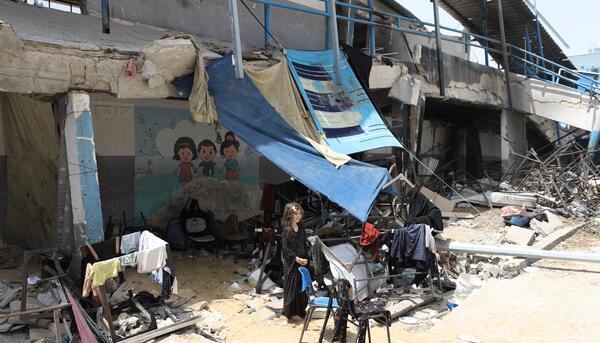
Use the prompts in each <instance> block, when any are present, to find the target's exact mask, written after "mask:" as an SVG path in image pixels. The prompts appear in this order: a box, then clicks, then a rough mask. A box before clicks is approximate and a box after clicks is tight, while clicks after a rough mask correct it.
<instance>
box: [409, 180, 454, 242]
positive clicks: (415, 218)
mask: <svg viewBox="0 0 600 343" xmlns="http://www.w3.org/2000/svg"><path fill="white" fill-rule="evenodd" d="M408 198H409V199H410V202H409V208H408V218H407V219H406V223H405V224H404V225H406V226H408V225H410V224H427V225H429V226H430V227H431V228H432V229H433V230H434V232H436V231H444V223H443V222H442V212H441V211H440V209H439V208H437V206H435V205H434V204H433V203H432V202H431V201H429V199H427V197H426V196H424V195H423V194H421V187H414V188H413V189H411V190H410V192H409V193H408ZM432 235H434V236H435V233H432Z"/></svg>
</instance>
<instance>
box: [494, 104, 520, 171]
mask: <svg viewBox="0 0 600 343" xmlns="http://www.w3.org/2000/svg"><path fill="white" fill-rule="evenodd" d="M525 119H526V118H525V115H524V114H522V113H518V112H515V111H511V110H507V109H504V110H502V113H501V114H500V134H501V135H502V138H501V143H500V144H501V150H500V151H501V156H502V171H503V172H506V171H507V170H508V168H510V165H511V164H512V163H513V162H514V161H515V160H519V158H518V157H517V156H515V155H514V154H511V149H512V151H514V152H516V153H518V154H521V155H524V154H525V152H526V151H527V136H526V133H525V131H526V128H525V126H526V121H525Z"/></svg>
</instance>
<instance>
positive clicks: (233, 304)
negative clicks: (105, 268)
mask: <svg viewBox="0 0 600 343" xmlns="http://www.w3.org/2000/svg"><path fill="white" fill-rule="evenodd" d="M489 214H491V215H488V216H482V217H478V218H476V219H474V220H472V221H469V224H467V225H449V226H447V227H446V230H445V232H444V235H445V236H446V237H447V238H452V239H456V240H460V241H466V242H479V243H481V244H485V243H488V242H492V241H493V240H494V239H496V234H497V232H498V230H499V229H500V228H501V226H500V224H501V221H498V220H497V218H496V214H495V213H489ZM463 224H464V223H463ZM555 249H556V250H571V251H572V250H578V251H587V252H592V253H599V254H600V227H596V228H587V229H585V230H581V231H579V232H578V233H577V234H575V235H574V236H573V237H571V238H569V239H568V240H567V241H565V242H564V243H561V244H560V245H559V246H558V247H556V248H555ZM171 258H172V259H173V261H174V264H175V270H176V273H177V277H178V280H179V284H180V295H179V296H173V300H174V301H177V300H179V301H183V302H184V303H185V304H184V305H183V306H185V307H188V308H190V309H193V310H195V312H196V313H198V314H201V315H203V316H205V317H206V319H207V320H206V321H205V322H204V323H201V324H199V326H200V327H202V328H205V329H206V328H212V329H213V330H216V331H217V332H218V333H217V335H218V337H220V338H221V339H223V340H225V341H226V342H239V343H245V342H248V343H265V342H266V343H276V342H294V341H297V340H298V339H299V337H300V332H301V329H302V323H297V324H288V323H287V320H286V319H285V318H283V317H282V316H277V315H275V314H274V313H273V312H272V311H270V310H258V311H249V308H248V305H247V303H248V301H249V299H252V298H251V297H249V296H247V294H248V293H249V292H250V286H249V285H247V284H245V283H244V278H245V276H244V275H243V274H244V273H246V272H247V271H248V268H247V265H246V261H244V260H240V261H239V262H237V263H235V262H234V260H233V258H231V257H228V258H222V257H218V258H217V257H214V256H210V257H197V258H191V257H190V256H188V255H187V254H186V255H184V254H182V253H180V252H175V253H173V254H172V255H171ZM535 266H537V267H539V269H537V270H536V268H533V271H531V272H527V273H523V274H521V275H520V276H518V277H516V278H514V279H506V280H495V279H492V280H490V281H488V282H487V283H486V284H485V285H484V286H483V287H482V288H481V289H480V290H478V291H476V292H474V293H473V294H472V295H471V296H470V297H469V298H468V299H467V300H466V302H465V303H463V304H462V305H460V306H459V307H458V308H457V309H456V310H454V311H452V312H447V311H445V306H446V304H445V303H443V302H442V303H438V304H432V305H430V306H428V307H427V308H424V309H419V310H418V311H415V312H413V313H410V314H409V315H410V316H413V317H419V320H420V321H419V323H418V324H416V325H409V324H403V323H401V322H399V321H396V322H394V323H393V325H392V327H391V336H392V342H419V343H423V342H432V343H433V342H436V343H439V342H461V340H459V339H458V337H459V336H461V335H469V336H472V337H474V338H477V339H478V340H479V342H482V343H484V342H485V343H487V342H499V343H500V342H527V343H530V342H540V343H541V342H600V325H599V324H600V287H599V286H600V264H591V263H577V262H564V261H548V260H546V261H538V262H537V263H536V264H535ZM32 270H35V269H32ZM20 277H21V271H20V270H18V269H12V268H11V269H3V270H0V280H6V281H18V280H19V279H20ZM127 279H128V280H129V282H130V286H131V288H132V289H133V290H134V292H137V291H141V290H151V291H153V292H154V293H155V294H158V293H159V292H160V287H159V285H156V284H152V283H151V281H150V280H149V278H147V277H146V276H144V275H139V274H137V273H135V272H128V273H127ZM232 282H238V283H239V284H240V285H241V286H242V288H243V291H242V292H241V293H237V294H236V293H235V292H233V291H231V290H229V286H230V285H231V283H232ZM428 310H431V311H433V312H432V313H434V314H435V313H437V316H438V317H439V319H435V320H431V319H423V318H422V316H423V315H424V314H425V316H427V313H428V312H427V311H428ZM321 326H322V320H321V319H314V320H313V321H311V323H310V326H309V328H308V331H307V332H306V333H305V336H304V340H303V341H304V342H316V341H317V339H318V336H319V330H320V329H321ZM332 326H333V323H332V321H331V320H330V324H329V328H328V329H327V331H326V340H327V341H330V340H331V336H332ZM349 327H350V329H349V335H348V341H353V339H354V334H353V333H354V332H355V328H354V327H352V326H351V325H350V326H349ZM371 333H372V338H373V342H385V341H387V340H386V335H385V329H384V328H383V327H382V326H380V325H378V324H374V325H373V327H372V329H371ZM197 341H199V340H198V336H195V335H193V334H189V333H185V332H180V333H178V334H174V335H171V336H169V337H165V338H163V339H161V340H160V342H174V343H175V342H197Z"/></svg>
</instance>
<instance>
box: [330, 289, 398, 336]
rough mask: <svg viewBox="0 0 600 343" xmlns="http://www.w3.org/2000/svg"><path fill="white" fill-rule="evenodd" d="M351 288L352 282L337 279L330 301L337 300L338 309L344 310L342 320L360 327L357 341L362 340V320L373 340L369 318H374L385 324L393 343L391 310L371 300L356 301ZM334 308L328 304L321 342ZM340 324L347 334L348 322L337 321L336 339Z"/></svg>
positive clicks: (331, 302)
mask: <svg viewBox="0 0 600 343" xmlns="http://www.w3.org/2000/svg"><path fill="white" fill-rule="evenodd" d="M351 289H352V286H351V285H350V282H349V281H348V280H346V279H339V280H337V281H336V287H335V289H334V291H333V294H332V295H331V296H330V299H328V301H329V304H333V300H337V305H338V306H337V308H338V311H342V317H343V319H342V320H345V321H346V322H350V323H352V324H353V325H355V326H356V327H358V328H359V332H358V333H357V336H356V342H359V340H360V326H361V322H362V325H364V326H365V329H366V333H367V335H368V337H369V343H371V342H372V340H371V328H370V327H369V320H370V319H373V320H375V321H377V322H380V323H383V324H385V326H386V330H387V340H388V343H391V336H390V326H391V323H392V320H391V314H390V312H389V311H387V310H384V309H383V308H380V307H379V306H377V305H374V304H373V303H372V302H371V301H370V300H365V301H362V302H358V303H355V302H354V301H353V300H352V299H351V294H352V291H351ZM366 305H369V306H366ZM332 308H333V306H328V308H327V315H325V321H324V323H323V327H322V328H321V334H320V337H319V342H322V341H323V338H324V334H325V327H326V326H327V319H328V315H329V313H330V312H331V309H332ZM344 312H345V316H344ZM348 317H349V318H348ZM339 325H344V327H343V330H344V335H345V330H346V327H345V325H346V323H342V321H340V322H336V323H335V329H334V339H335V338H336V337H335V336H336V334H337V333H338V329H340V327H339ZM340 334H341V332H340ZM332 341H333V340H332Z"/></svg>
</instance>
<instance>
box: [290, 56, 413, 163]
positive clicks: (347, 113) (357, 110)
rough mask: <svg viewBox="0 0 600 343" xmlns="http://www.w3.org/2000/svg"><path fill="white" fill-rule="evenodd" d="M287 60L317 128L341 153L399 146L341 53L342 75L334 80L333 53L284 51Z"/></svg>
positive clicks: (333, 147) (334, 148)
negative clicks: (337, 80)
mask: <svg viewBox="0 0 600 343" xmlns="http://www.w3.org/2000/svg"><path fill="white" fill-rule="evenodd" d="M287 60H288V62H289V66H290V70H291V72H292V75H293V76H294V80H295V81H296V85H297V86H298V88H299V90H300V93H301V94H302V96H303V97H304V101H305V103H306V105H307V106H308V109H309V110H310V113H311V115H312V117H313V119H314V121H315V124H316V126H317V129H318V130H319V131H321V132H323V133H325V136H326V139H327V143H328V144H329V146H330V147H331V148H332V149H333V150H335V151H337V152H340V153H343V154H352V153H356V152H361V151H366V150H371V149H377V148H383V147H392V146H395V147H402V145H401V144H400V142H398V140H397V139H396V138H395V137H394V135H392V133H391V132H390V131H389V130H388V128H387V126H386V125H385V123H384V122H383V119H382V118H381V116H380V115H379V113H378V112H377V110H376V109H375V106H374V105H373V103H372V102H371V100H369V97H368V96H367V94H366V93H365V90H364V89H363V88H362V86H361V84H360V82H359V81H358V79H357V77H356V75H354V72H353V71H352V68H351V67H350V65H349V64H348V61H347V60H346V57H345V56H344V55H343V53H341V52H340V69H341V75H339V76H340V80H339V81H340V82H339V84H338V83H336V78H335V62H334V52H333V51H332V50H325V51H300V50H287Z"/></svg>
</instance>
